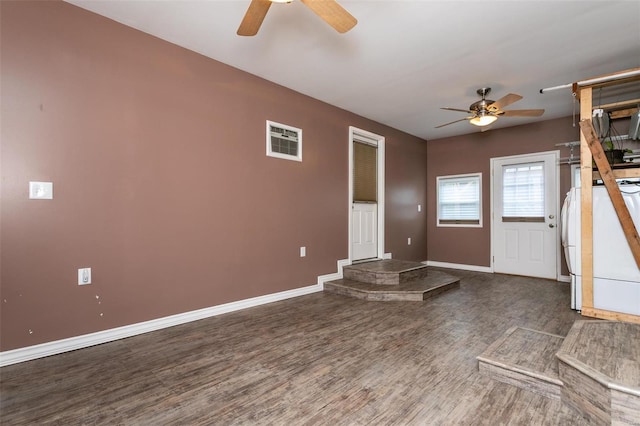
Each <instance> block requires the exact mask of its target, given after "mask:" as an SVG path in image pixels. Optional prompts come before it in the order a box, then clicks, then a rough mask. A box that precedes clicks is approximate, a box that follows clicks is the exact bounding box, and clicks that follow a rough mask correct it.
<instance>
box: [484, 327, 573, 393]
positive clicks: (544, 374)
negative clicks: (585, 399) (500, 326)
mask: <svg viewBox="0 0 640 426" xmlns="http://www.w3.org/2000/svg"><path fill="white" fill-rule="evenodd" d="M563 340H564V338H563V337H562V336H557V335H555V334H549V333H544V332H541V331H535V330H530V329H528V328H523V327H511V328H510V329H509V330H507V331H506V332H505V334H504V335H502V337H500V338H499V339H498V340H496V341H495V342H494V343H492V344H491V345H490V346H489V347H488V348H487V349H486V350H485V351H484V352H483V353H482V354H481V355H479V356H478V357H477V359H478V369H479V371H480V373H481V374H484V375H486V376H488V377H491V378H493V379H495V380H498V381H500V382H504V383H508V384H511V385H514V386H517V387H519V388H522V389H526V390H529V391H532V392H536V393H539V394H541V395H544V396H546V397H548V398H552V399H560V396H561V388H562V381H561V380H560V377H559V375H558V359H557V358H556V352H558V350H559V349H560V346H561V345H562V342H563Z"/></svg>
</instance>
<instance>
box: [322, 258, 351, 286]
mask: <svg viewBox="0 0 640 426" xmlns="http://www.w3.org/2000/svg"><path fill="white" fill-rule="evenodd" d="M349 265H351V261H350V260H349V259H342V260H338V272H334V273H333V274H327V275H319V276H318V285H319V286H320V287H322V289H324V283H326V282H328V281H333V280H339V279H341V278H342V277H343V275H342V268H343V267H344V266H349Z"/></svg>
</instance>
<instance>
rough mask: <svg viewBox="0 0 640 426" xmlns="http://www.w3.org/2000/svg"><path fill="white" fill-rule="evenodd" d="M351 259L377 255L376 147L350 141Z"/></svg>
mask: <svg viewBox="0 0 640 426" xmlns="http://www.w3.org/2000/svg"><path fill="white" fill-rule="evenodd" d="M352 143H353V205H352V209H351V229H352V235H351V248H352V254H351V255H352V260H364V259H372V258H376V257H377V256H378V239H377V229H378V167H377V165H378V147H377V145H376V144H374V143H372V142H370V141H365V140H363V139H362V138H354V139H353V142H352Z"/></svg>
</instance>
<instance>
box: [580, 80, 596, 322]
mask: <svg viewBox="0 0 640 426" xmlns="http://www.w3.org/2000/svg"><path fill="white" fill-rule="evenodd" d="M580 97H581V98H582V99H581V101H580V118H581V119H584V118H591V105H592V97H593V90H592V89H591V88H590V87H585V88H583V89H580ZM592 171H593V167H592V160H591V150H590V149H589V145H587V141H586V139H585V137H584V135H583V134H582V132H580V186H581V187H582V190H581V193H580V215H581V217H582V219H581V224H580V233H581V234H582V244H581V247H580V253H581V260H582V268H581V269H582V312H585V309H586V310H588V309H589V308H593V209H592V197H593V191H592V189H591V188H592V185H593V181H592V179H591V178H592Z"/></svg>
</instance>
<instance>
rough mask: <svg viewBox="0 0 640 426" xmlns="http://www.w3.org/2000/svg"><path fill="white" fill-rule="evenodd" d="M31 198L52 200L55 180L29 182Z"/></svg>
mask: <svg viewBox="0 0 640 426" xmlns="http://www.w3.org/2000/svg"><path fill="white" fill-rule="evenodd" d="M29 199H31V200H52V199H53V182H29Z"/></svg>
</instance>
